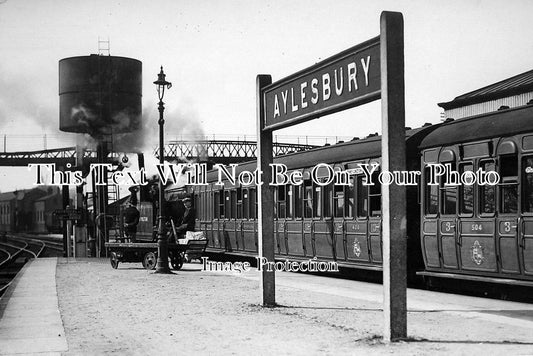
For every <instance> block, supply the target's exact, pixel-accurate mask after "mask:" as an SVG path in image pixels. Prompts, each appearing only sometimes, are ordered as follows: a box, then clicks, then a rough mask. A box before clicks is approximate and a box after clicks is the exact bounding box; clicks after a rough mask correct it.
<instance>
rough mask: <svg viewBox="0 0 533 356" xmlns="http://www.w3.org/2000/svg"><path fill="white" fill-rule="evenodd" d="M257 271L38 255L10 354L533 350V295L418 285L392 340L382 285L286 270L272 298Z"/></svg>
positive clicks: (15, 319) (16, 286)
mask: <svg viewBox="0 0 533 356" xmlns="http://www.w3.org/2000/svg"><path fill="white" fill-rule="evenodd" d="M258 281H259V273H258V272H257V271H255V270H254V269H252V270H251V271H249V272H246V273H241V274H235V273H230V272H209V271H204V270H203V269H202V265H201V264H198V263H195V264H185V265H184V268H183V270H181V271H178V272H175V273H173V274H170V275H161V274H154V273H153V272H151V271H146V270H145V269H143V268H142V266H141V265H140V263H137V264H134V263H124V264H120V265H119V268H118V269H112V268H111V266H110V265H109V261H108V260H107V259H77V260H76V259H64V258H60V259H59V260H57V259H55V258H50V259H39V260H33V261H31V262H30V263H29V264H27V265H26V266H25V267H24V269H23V270H22V271H21V272H20V273H19V275H18V276H17V278H16V279H15V281H14V283H13V284H12V286H10V288H9V289H8V291H7V293H6V294H5V295H4V297H3V298H2V299H0V354H1V355H16V354H47V355H48V354H52V355H53V354H58V355H59V354H60V355H67V356H68V355H80V354H81V355H101V354H111V353H112V354H120V355H141V354H142V355H144V354H154V353H155V354H163V355H175V354H183V353H188V354H194V355H196V354H200V355H213V354H217V355H247V354H250V353H253V354H256V355H271V354H286V355H323V354H326V355H369V354H371V355H375V354H377V355H390V354H399V355H406V354H408V355H435V354H442V355H472V354H487V355H504V356H507V355H533V305H532V304H523V303H515V302H506V301H501V300H491V299H483V298H473V297H467V296H459V295H453V294H444V293H435V292H428V291H421V290H409V291H408V307H409V313H408V334H409V339H408V340H407V341H406V342H399V343H394V344H390V345H387V344H383V343H382V342H381V338H380V335H381V333H382V327H383V312H382V310H381V299H382V297H381V295H382V287H381V285H377V284H369V283H364V282H357V281H350V280H344V279H334V278H325V277H320V276H314V275H309V274H295V273H285V272H282V273H277V274H276V284H277V287H276V293H277V295H276V301H277V302H278V304H279V307H277V308H262V307H260V305H259V302H260V290H259V283H258Z"/></svg>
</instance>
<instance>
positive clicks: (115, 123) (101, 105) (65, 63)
mask: <svg viewBox="0 0 533 356" xmlns="http://www.w3.org/2000/svg"><path fill="white" fill-rule="evenodd" d="M141 97H142V63H141V62H140V61H138V60H136V59H132V58H125V57H113V56H100V55H95V54H93V55H90V56H80V57H71V58H64V59H62V60H60V61H59V129H60V130H61V131H67V132H77V133H88V134H90V135H92V136H100V135H104V134H112V133H124V132H131V131H134V130H136V129H138V128H140V127H141V113H142V105H141Z"/></svg>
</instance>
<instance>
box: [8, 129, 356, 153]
mask: <svg viewBox="0 0 533 356" xmlns="http://www.w3.org/2000/svg"><path fill="white" fill-rule="evenodd" d="M351 139H352V137H349V136H313V135H300V136H296V135H274V136H273V141H274V142H275V143H286V144H297V145H311V146H323V145H325V144H331V145H332V144H335V143H337V142H339V141H349V140H351ZM84 141H85V139H84V138H83V136H82V135H78V134H71V133H54V134H42V135H41V134H28V135H15V134H2V133H0V152H17V151H41V150H49V149H60V148H64V147H72V146H76V144H80V145H83V142H84ZM175 141H186V142H195V141H236V142H240V141H245V142H247V141H250V142H256V141H257V136H256V135H244V134H243V135H226V134H209V135H181V134H179V133H173V132H169V133H167V134H165V142H167V143H170V142H175Z"/></svg>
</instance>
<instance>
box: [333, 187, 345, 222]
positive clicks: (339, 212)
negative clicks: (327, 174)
mask: <svg viewBox="0 0 533 356" xmlns="http://www.w3.org/2000/svg"><path fill="white" fill-rule="evenodd" d="M333 209H334V211H333V212H334V214H333V215H334V216H335V217H336V218H342V217H343V216H344V187H343V186H342V185H334V186H333Z"/></svg>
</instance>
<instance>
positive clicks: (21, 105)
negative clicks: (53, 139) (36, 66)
mask: <svg viewBox="0 0 533 356" xmlns="http://www.w3.org/2000/svg"><path fill="white" fill-rule="evenodd" d="M50 83H55V81H54V82H51V81H49V80H48V78H46V77H45V76H44V77H43V76H42V75H40V76H37V77H36V76H32V75H31V73H29V72H24V71H20V72H17V73H16V75H15V74H14V73H11V72H9V71H8V70H6V69H5V68H0V92H1V93H2V95H1V96H0V129H2V130H9V131H10V132H13V131H18V132H19V133H25V134H28V133H44V132H43V131H45V132H58V126H59V125H58V122H59V121H58V120H59V108H58V104H57V102H58V100H57V87H56V86H55V85H54V86H53V87H52V88H51V87H50Z"/></svg>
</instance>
